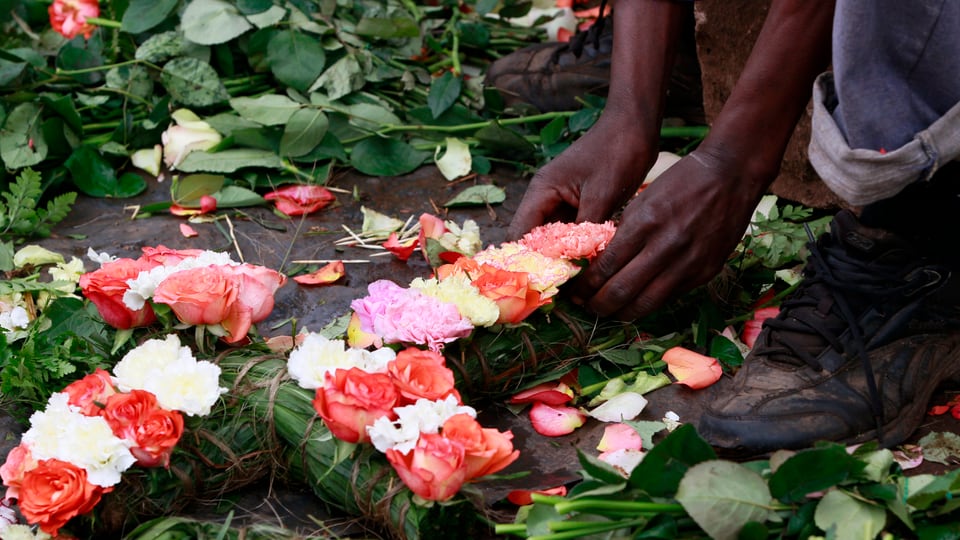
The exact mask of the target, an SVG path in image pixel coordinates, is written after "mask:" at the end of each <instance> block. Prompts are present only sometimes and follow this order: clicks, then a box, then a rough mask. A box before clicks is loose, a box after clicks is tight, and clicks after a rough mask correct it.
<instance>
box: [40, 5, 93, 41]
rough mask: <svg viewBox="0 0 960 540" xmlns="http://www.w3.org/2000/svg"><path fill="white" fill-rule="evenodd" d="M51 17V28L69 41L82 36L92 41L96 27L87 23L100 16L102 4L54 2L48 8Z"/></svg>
mask: <svg viewBox="0 0 960 540" xmlns="http://www.w3.org/2000/svg"><path fill="white" fill-rule="evenodd" d="M47 14H48V15H49V16H50V26H51V27H53V29H54V31H56V32H57V33H59V34H60V35H62V36H63V37H65V38H67V39H73V38H75V37H77V36H78V35H80V34H83V37H84V38H86V39H90V36H92V35H93V31H94V30H96V29H97V27H96V25H93V24H89V23H87V19H88V18H90V17H99V16H100V2H99V1H98V0H53V3H52V4H50V7H49V8H47Z"/></svg>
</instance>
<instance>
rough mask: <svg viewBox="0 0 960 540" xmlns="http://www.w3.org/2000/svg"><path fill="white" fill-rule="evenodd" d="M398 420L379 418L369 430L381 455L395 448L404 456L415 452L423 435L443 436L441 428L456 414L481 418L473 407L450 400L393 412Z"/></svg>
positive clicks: (421, 403) (421, 401) (424, 401)
mask: <svg viewBox="0 0 960 540" xmlns="http://www.w3.org/2000/svg"><path fill="white" fill-rule="evenodd" d="M393 410H394V412H396V413H397V419H396V420H394V421H391V420H388V419H387V418H386V417H381V418H378V419H377V420H376V421H375V422H374V424H373V425H372V426H370V427H368V428H367V433H368V434H369V435H370V441H371V442H372V443H373V445H374V446H375V447H376V448H377V450H379V451H381V452H386V451H387V449H388V448H393V449H394V450H397V451H399V452H401V453H403V454H406V453H407V452H409V451H410V450H412V449H413V447H414V446H416V444H417V440H418V439H419V438H420V434H421V433H439V432H440V427H441V426H443V423H444V422H446V421H447V420H448V419H449V418H450V417H451V416H453V415H455V414H467V415H469V416H470V417H471V418H476V417H477V411H476V410H475V409H474V408H473V407H470V406H467V405H460V403H459V402H458V401H457V398H456V397H454V396H452V395H451V396H447V397H446V398H444V399H442V400H438V401H431V400H429V399H418V400H417V402H416V403H414V404H413V405H406V406H404V407H397V408H395V409H393Z"/></svg>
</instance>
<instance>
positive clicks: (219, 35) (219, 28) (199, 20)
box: [180, 0, 253, 45]
mask: <svg viewBox="0 0 960 540" xmlns="http://www.w3.org/2000/svg"><path fill="white" fill-rule="evenodd" d="M180 21H181V22H180V26H181V29H182V30H183V35H184V37H186V38H187V39H189V40H190V41H192V42H194V43H199V44H201V45H216V44H218V43H226V42H228V41H230V40H231V39H233V38H235V37H237V36H239V35H241V34H243V33H244V32H246V31H247V30H250V29H251V28H253V25H252V24H250V21H248V20H247V19H246V17H244V16H243V15H241V14H240V12H239V10H237V7H236V6H234V5H233V4H231V3H230V2H226V1H224V0H193V1H192V2H190V3H189V4H188V5H187V9H185V10H184V11H183V15H181V17H180Z"/></svg>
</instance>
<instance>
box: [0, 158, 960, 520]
mask: <svg viewBox="0 0 960 540" xmlns="http://www.w3.org/2000/svg"><path fill="white" fill-rule="evenodd" d="M474 183H494V184H496V185H498V186H500V187H503V188H505V189H506V192H507V199H506V201H505V202H504V203H503V204H500V205H496V206H492V207H486V208H484V207H479V208H457V209H453V210H451V211H450V212H449V213H447V217H448V219H453V220H455V221H457V222H462V221H463V220H465V219H468V218H469V219H474V220H476V221H477V223H478V224H479V225H480V227H481V237H482V238H483V240H484V243H485V244H495V243H499V242H501V241H503V240H504V236H505V230H506V226H507V224H508V223H509V221H510V218H511V217H512V215H513V212H514V211H515V209H516V207H517V205H518V204H519V202H520V199H521V196H522V193H523V190H524V189H525V186H526V180H525V179H523V178H521V177H520V175H518V174H516V173H515V172H513V171H504V172H499V173H496V174H492V175H488V176H482V177H479V178H473V179H470V180H467V181H460V182H455V183H451V182H447V181H446V180H445V179H444V178H443V177H442V176H441V175H440V173H439V172H438V171H437V170H436V169H435V168H434V167H424V168H422V169H420V170H418V171H416V172H414V173H412V174H410V175H407V176H404V177H399V178H371V177H363V176H360V175H357V174H355V173H345V174H342V175H339V176H337V177H335V178H334V180H333V182H332V184H331V185H332V186H334V187H336V188H340V189H343V190H344V191H345V193H337V203H335V204H334V205H332V206H330V207H328V208H326V209H324V210H321V211H319V212H317V213H315V214H313V215H310V216H307V217H305V218H294V219H283V218H281V217H278V216H277V215H275V214H274V213H273V212H272V211H271V210H270V209H268V208H265V207H264V208H260V207H257V208H248V209H244V210H243V211H242V213H241V212H229V215H230V223H229V224H228V223H227V222H226V221H225V220H221V221H219V222H217V224H213V223H199V224H193V225H192V226H193V227H194V229H196V230H197V232H198V233H199V235H198V236H197V237H194V238H185V237H184V236H183V235H182V234H181V233H180V231H179V225H180V224H181V223H184V218H178V217H174V216H171V215H169V214H164V213H161V214H157V215H154V216H153V217H150V218H147V219H131V217H132V215H133V213H134V208H135V207H136V206H137V205H144V204H148V203H152V202H159V201H165V200H168V198H169V193H168V189H169V183H164V184H157V183H156V182H153V181H151V182H150V188H149V189H148V191H147V192H146V193H144V194H143V195H141V196H140V197H137V198H136V199H128V200H109V199H91V198H83V197H81V198H80V200H79V201H78V202H77V204H76V206H75V208H74V210H73V212H72V213H71V214H70V215H69V217H68V218H67V219H66V220H65V221H64V222H62V223H61V224H60V225H59V226H58V227H56V229H55V235H54V237H52V238H50V239H47V240H44V241H42V242H38V243H40V244H41V245H43V246H45V247H47V248H48V249H51V250H54V251H57V252H60V253H62V254H63V255H65V256H67V257H68V258H69V256H70V255H75V256H77V257H81V258H84V257H85V254H86V252H87V249H88V248H91V247H92V248H93V249H94V250H96V251H98V252H109V253H111V254H112V255H115V256H129V257H137V256H139V254H140V248H142V247H144V246H156V245H158V244H163V245H166V246H168V247H172V248H178V249H186V248H200V249H211V250H220V251H228V252H230V253H231V254H232V256H233V258H234V259H235V260H243V261H245V262H248V263H253V264H259V265H264V266H267V267H270V268H274V269H277V270H280V271H289V270H290V269H291V268H293V267H294V265H296V264H298V263H295V262H294V261H302V260H315V261H316V260H333V259H346V260H369V262H365V263H348V264H347V265H346V266H347V275H346V278H345V279H343V280H341V281H340V282H338V283H336V284H334V285H331V286H325V287H304V286H300V285H298V284H297V283H295V282H293V281H292V280H290V281H288V283H287V284H286V285H285V286H284V287H283V288H282V289H280V290H279V291H278V293H277V295H276V307H275V309H274V311H273V313H272V315H271V316H270V318H269V319H267V320H266V321H264V322H263V323H261V324H260V325H259V331H260V333H261V334H262V335H266V336H273V335H289V334H290V329H291V326H290V320H291V319H292V318H293V319H296V324H297V328H307V329H309V330H319V329H320V328H321V327H322V326H324V325H325V324H326V323H328V322H329V321H331V320H332V319H333V318H335V317H336V316H339V315H341V314H343V313H346V312H347V309H348V306H349V303H350V301H351V300H353V299H354V298H357V297H360V296H364V295H365V294H366V286H367V284H368V283H370V282H372V281H375V280H378V279H384V278H387V279H391V280H394V281H396V282H398V283H401V284H403V283H407V282H409V281H410V280H411V279H412V278H414V277H417V276H426V275H428V274H429V268H428V266H427V265H426V263H425V262H424V261H423V260H422V258H420V257H419V256H418V255H415V256H414V257H412V258H411V259H410V260H409V261H408V262H406V263H403V262H400V261H398V260H396V259H395V258H394V257H392V256H386V257H384V256H373V257H371V256H370V255H372V254H373V253H375V252H372V251H369V250H365V249H360V248H350V247H347V248H337V247H336V246H335V245H334V242H335V241H336V240H338V239H340V238H343V237H344V236H346V232H345V231H344V229H343V227H342V226H343V225H346V226H347V227H350V228H351V229H352V230H354V231H359V230H360V229H361V225H362V215H361V212H360V207H361V206H366V207H368V208H372V209H374V210H377V211H379V212H382V213H385V214H388V215H391V216H394V217H397V218H400V219H406V218H407V217H409V216H418V215H419V214H420V213H422V212H431V213H435V214H438V213H439V214H441V215H442V212H443V208H442V204H443V203H444V202H445V201H446V200H448V199H449V198H450V197H452V196H453V195H454V194H456V193H458V192H459V191H460V190H462V189H463V188H465V187H467V186H468V185H472V184H474ZM414 219H415V218H414ZM231 226H232V228H233V238H231V236H230V233H229V230H230V227H231ZM234 238H235V242H234ZM85 262H86V265H87V268H88V270H92V269H93V268H94V264H93V263H91V262H89V260H86V259H85ZM951 390H952V389H949V388H948V389H946V392H949V391H951ZM704 395H705V394H703V393H699V394H698V393H696V392H691V391H687V390H685V389H684V388H683V387H678V386H671V387H667V388H664V389H661V390H659V391H657V392H655V393H653V394H652V395H650V396H648V397H649V399H650V404H649V405H648V408H647V410H645V411H644V413H643V416H642V419H648V420H659V419H661V418H662V417H663V413H664V412H666V411H668V410H673V411H675V412H677V413H679V415H680V417H681V419H682V420H683V421H686V422H695V421H696V418H697V416H698V410H699V408H700V407H699V403H698V402H699V400H701V399H704V397H703V396H704ZM947 399H948V396H947V394H945V393H941V394H940V395H938V396H937V397H936V398H935V402H937V403H942V402H945V401H946V400H947ZM483 416H484V417H485V418H484V421H485V423H492V424H495V425H496V426H497V427H498V428H500V429H511V430H512V431H513V433H514V435H515V443H516V445H517V447H518V448H520V449H521V458H520V460H518V461H517V462H516V463H514V464H513V465H511V466H510V467H509V468H508V469H507V470H506V471H504V472H505V473H511V472H517V471H523V470H529V471H531V472H532V474H530V475H529V476H527V477H525V478H522V479H518V480H514V481H511V482H498V483H496V484H493V483H491V485H483V486H481V487H482V489H483V490H484V494H485V496H486V498H487V500H488V501H489V502H491V503H492V502H494V501H497V500H500V499H502V498H503V497H504V496H505V494H506V493H507V492H508V491H509V490H510V489H512V488H514V487H523V488H527V489H531V488H546V487H553V486H555V485H558V484H562V483H565V482H570V481H572V480H576V479H578V478H579V476H578V475H577V469H578V465H577V460H576V448H577V447H580V448H583V449H585V450H591V451H592V450H593V449H594V448H595V447H596V444H597V442H598V441H599V438H600V435H601V429H602V427H601V426H600V425H599V424H598V423H596V422H588V424H587V426H585V428H583V429H580V430H578V431H577V432H575V433H574V434H572V435H570V436H567V437H561V438H553V439H547V438H544V437H541V436H539V435H537V434H536V433H535V432H533V430H532V428H531V427H530V424H529V421H528V420H527V418H526V416H525V415H521V416H514V415H513V414H512V413H511V412H509V411H508V410H507V409H506V408H505V407H499V406H492V407H489V408H487V409H486V410H484V411H483ZM929 431H952V432H956V433H960V422H958V421H956V420H954V419H953V418H952V417H951V416H950V415H949V414H948V415H943V416H939V417H929V419H928V421H927V422H926V423H925V424H924V425H923V426H922V428H921V429H920V430H919V432H918V433H916V434H915V435H914V437H913V438H912V439H911V440H912V441H916V440H918V439H919V438H920V437H921V436H922V435H923V434H925V433H926V432H929ZM18 432H19V426H16V425H15V424H13V423H12V422H11V421H10V420H9V419H3V418H2V415H0V459H2V458H3V457H4V456H5V455H6V452H7V451H8V449H9V448H10V447H12V446H13V445H15V444H16V442H17V439H18V437H17V433H18ZM943 470H944V467H943V466H941V465H937V464H932V463H928V464H926V465H924V466H923V467H922V468H920V469H917V471H918V472H941V471H943ZM231 508H232V509H233V510H234V511H235V512H236V514H237V516H238V517H239V518H241V519H242V520H247V521H260V522H271V523H275V524H278V525H281V526H283V527H286V528H296V529H298V530H301V531H303V532H304V533H310V532H318V531H323V530H324V529H326V528H327V527H329V529H327V530H326V533H325V534H324V535H325V536H329V535H330V534H331V533H333V534H337V535H344V536H351V537H364V538H369V537H376V536H377V533H376V531H371V530H368V529H365V528H364V527H363V526H362V524H358V523H356V522H355V521H354V520H351V519H350V518H346V517H342V516H336V515H333V516H331V515H330V514H329V513H327V512H326V511H325V509H324V508H323V506H322V505H321V504H320V503H319V502H318V500H317V499H315V498H314V497H313V495H312V494H311V493H309V492H308V491H307V490H305V489H303V488H301V487H299V486H281V485H273V486H271V485H268V484H261V485H258V486H255V487H253V488H249V489H247V490H245V491H244V492H243V493H240V494H237V495H236V496H235V497H233V498H231V499H230V500H229V501H218V502H216V504H214V502H211V504H209V505H205V506H201V507H198V508H196V509H195V512H196V514H197V515H202V516H207V517H211V518H214V519H216V518H218V517H219V518H221V519H222V516H223V515H224V514H223V513H224V512H225V511H226V510H229V509H231ZM317 520H319V521H322V522H323V523H324V525H323V526H320V525H318V523H317Z"/></svg>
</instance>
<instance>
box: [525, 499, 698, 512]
mask: <svg viewBox="0 0 960 540" xmlns="http://www.w3.org/2000/svg"><path fill="white" fill-rule="evenodd" d="M534 500H536V499H534ZM553 507H554V509H555V510H556V511H557V512H558V513H560V514H567V513H570V512H588V511H593V510H599V511H614V512H632V513H635V514H659V513H664V514H684V513H686V511H685V510H684V509H683V506H680V505H679V504H674V503H651V502H640V501H610V500H604V499H574V500H570V501H566V500H565V501H564V502H561V503H557V504H554V505H553Z"/></svg>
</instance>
